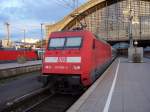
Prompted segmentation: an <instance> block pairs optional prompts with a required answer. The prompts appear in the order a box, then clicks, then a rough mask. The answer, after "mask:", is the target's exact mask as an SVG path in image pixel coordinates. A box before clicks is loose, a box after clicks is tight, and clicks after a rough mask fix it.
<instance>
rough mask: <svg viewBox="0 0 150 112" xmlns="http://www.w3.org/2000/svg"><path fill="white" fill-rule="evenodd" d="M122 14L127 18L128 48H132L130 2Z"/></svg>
mask: <svg viewBox="0 0 150 112" xmlns="http://www.w3.org/2000/svg"><path fill="white" fill-rule="evenodd" d="M123 14H124V15H125V16H126V17H128V26H129V27H128V38H129V41H130V47H133V36H132V20H133V17H134V16H133V9H132V8H131V0H128V6H127V8H126V9H125V10H123Z"/></svg>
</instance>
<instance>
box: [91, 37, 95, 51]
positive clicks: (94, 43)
mask: <svg viewBox="0 0 150 112" xmlns="http://www.w3.org/2000/svg"><path fill="white" fill-rule="evenodd" d="M92 48H93V49H95V39H93V46H92Z"/></svg>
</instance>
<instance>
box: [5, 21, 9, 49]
mask: <svg viewBox="0 0 150 112" xmlns="http://www.w3.org/2000/svg"><path fill="white" fill-rule="evenodd" d="M5 25H6V29H7V47H10V29H9V27H10V24H9V23H8V22H6V23H5Z"/></svg>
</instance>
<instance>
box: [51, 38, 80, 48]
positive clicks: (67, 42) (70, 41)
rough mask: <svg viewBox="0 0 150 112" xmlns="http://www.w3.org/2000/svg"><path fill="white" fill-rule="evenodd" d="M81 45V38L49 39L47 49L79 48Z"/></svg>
mask: <svg viewBox="0 0 150 112" xmlns="http://www.w3.org/2000/svg"><path fill="white" fill-rule="evenodd" d="M81 43H82V38H81V37H64V38H51V39H50V41H49V49H67V48H80V47H81Z"/></svg>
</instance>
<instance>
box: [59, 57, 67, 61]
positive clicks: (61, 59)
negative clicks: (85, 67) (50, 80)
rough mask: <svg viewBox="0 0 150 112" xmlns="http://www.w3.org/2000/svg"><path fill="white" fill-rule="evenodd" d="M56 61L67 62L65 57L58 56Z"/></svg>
mask: <svg viewBox="0 0 150 112" xmlns="http://www.w3.org/2000/svg"><path fill="white" fill-rule="evenodd" d="M57 62H67V58H66V57H58V59H57Z"/></svg>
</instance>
